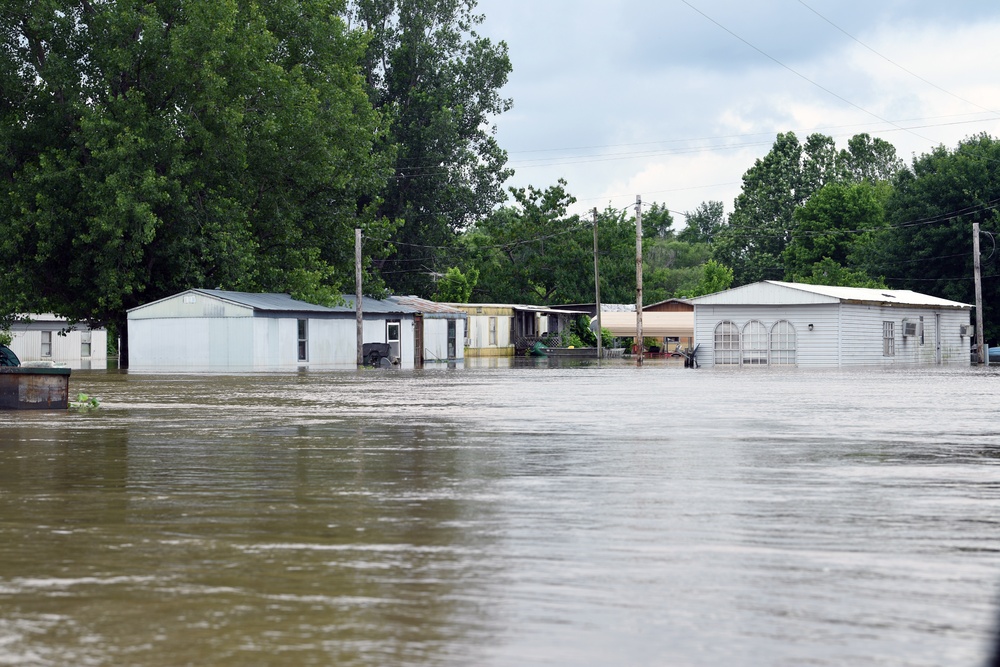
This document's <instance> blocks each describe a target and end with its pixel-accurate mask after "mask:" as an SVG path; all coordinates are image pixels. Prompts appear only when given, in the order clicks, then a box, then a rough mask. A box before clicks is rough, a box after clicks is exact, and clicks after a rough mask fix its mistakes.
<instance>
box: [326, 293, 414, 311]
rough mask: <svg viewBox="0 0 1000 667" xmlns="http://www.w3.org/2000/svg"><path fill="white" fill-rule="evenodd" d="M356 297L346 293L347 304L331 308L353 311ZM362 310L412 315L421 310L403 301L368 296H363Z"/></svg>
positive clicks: (345, 301)
mask: <svg viewBox="0 0 1000 667" xmlns="http://www.w3.org/2000/svg"><path fill="white" fill-rule="evenodd" d="M355 298H356V297H355V296H354V295H353V294H344V295H343V299H344V303H345V304H346V305H344V306H335V307H333V308H331V310H333V311H335V312H343V311H350V312H352V313H353V312H354V300H355ZM361 310H362V312H365V313H374V314H378V315H400V314H402V315H412V314H413V313H416V312H419V311H418V310H417V309H416V308H411V307H410V306H405V305H403V304H401V303H394V302H392V301H389V300H388V299H386V300H385V301H382V300H379V299H373V298H371V297H368V296H362V297H361Z"/></svg>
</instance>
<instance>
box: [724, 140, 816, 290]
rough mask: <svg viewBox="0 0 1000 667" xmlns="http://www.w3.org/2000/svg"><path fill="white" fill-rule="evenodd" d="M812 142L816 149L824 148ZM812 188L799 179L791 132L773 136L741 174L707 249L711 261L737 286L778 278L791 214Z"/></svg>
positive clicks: (798, 153) (798, 151)
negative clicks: (729, 206)
mask: <svg viewBox="0 0 1000 667" xmlns="http://www.w3.org/2000/svg"><path fill="white" fill-rule="evenodd" d="M814 143H815V144H816V145H817V147H819V148H822V147H823V146H824V145H825V144H822V143H819V142H814ZM813 171H818V170H814V169H810V172H813ZM814 187H815V184H814V183H809V182H807V181H806V180H805V178H804V176H803V150H802V145H801V144H800V143H799V140H798V137H796V136H795V134H794V133H792V132H788V133H785V134H779V135H778V137H777V139H775V142H774V145H773V146H772V148H771V150H770V152H768V154H767V155H765V156H764V157H763V158H761V159H758V160H757V161H756V162H755V163H754V166H753V167H751V168H750V169H749V170H748V171H747V172H746V173H745V174H744V175H743V190H742V192H741V193H740V194H739V196H737V198H736V202H735V206H734V210H733V212H732V214H731V215H730V216H729V225H728V226H727V227H726V228H725V229H723V230H722V231H721V232H720V233H719V234H718V236H717V237H716V241H715V244H714V247H713V254H714V258H715V259H716V261H718V262H719V263H721V264H723V265H725V266H728V267H730V268H731V269H732V270H733V274H734V281H735V283H736V284H737V285H742V284H745V283H751V282H754V281H757V280H762V279H765V278H780V277H781V276H782V275H783V274H784V271H783V270H782V269H781V262H780V257H781V253H782V251H784V249H785V245H786V244H787V243H788V239H789V236H790V231H791V229H792V211H794V210H795V207H796V206H799V205H800V204H802V203H803V202H804V201H805V200H806V199H807V198H808V196H809V195H810V194H812V190H813V189H814Z"/></svg>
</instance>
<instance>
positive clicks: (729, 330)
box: [715, 320, 740, 364]
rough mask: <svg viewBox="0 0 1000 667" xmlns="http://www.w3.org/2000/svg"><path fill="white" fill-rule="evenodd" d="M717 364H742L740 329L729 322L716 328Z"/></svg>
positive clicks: (720, 323) (722, 323)
mask: <svg viewBox="0 0 1000 667" xmlns="http://www.w3.org/2000/svg"><path fill="white" fill-rule="evenodd" d="M715 363H716V364H739V363H740V329H739V327H737V326H736V325H735V324H733V323H732V322H730V321H728V320H726V321H725V322H719V324H718V325H716V327H715Z"/></svg>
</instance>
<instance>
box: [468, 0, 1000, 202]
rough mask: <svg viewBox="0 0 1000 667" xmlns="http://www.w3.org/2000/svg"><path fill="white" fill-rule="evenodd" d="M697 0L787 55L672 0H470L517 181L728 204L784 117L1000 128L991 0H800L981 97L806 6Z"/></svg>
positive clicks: (857, 125)
mask: <svg viewBox="0 0 1000 667" xmlns="http://www.w3.org/2000/svg"><path fill="white" fill-rule="evenodd" d="M691 3H692V4H693V5H695V6H696V7H698V8H699V9H700V10H702V11H703V12H704V13H705V14H707V15H709V16H711V17H712V18H713V19H715V20H716V21H718V22H719V23H722V24H723V25H724V26H725V28H726V29H728V30H731V31H732V32H734V33H736V34H737V35H739V37H740V38H742V39H743V40H746V41H747V42H750V43H751V44H753V47H756V48H758V49H760V50H761V51H764V52H765V53H767V55H768V56H771V58H774V59H777V60H779V61H780V62H781V64H779V63H776V62H775V61H774V60H772V59H769V58H768V57H767V56H765V55H762V54H761V53H760V52H758V51H756V50H754V48H753V47H751V46H749V45H748V44H746V43H745V42H744V41H741V40H740V39H738V38H737V37H734V36H733V35H732V34H730V33H729V32H727V31H726V29H723V28H720V27H719V26H718V25H715V24H714V23H712V22H711V21H709V20H708V19H706V18H705V17H704V16H702V15H700V14H698V13H697V12H695V11H693V10H691V9H690V8H688V7H686V6H685V5H684V4H683V3H662V2H657V1H656V0H634V1H633V2H597V1H596V0H580V1H579V2H572V3H570V2H565V1H564V2H559V1H557V0H551V1H549V2H544V3H540V2H537V0H480V3H479V8H480V11H482V12H484V13H485V14H486V17H487V18H486V24H485V25H484V26H483V28H484V30H483V31H484V32H485V33H486V34H489V35H490V36H491V37H493V38H495V39H504V40H506V41H507V42H508V44H509V46H510V53H511V59H512V61H513V65H514V71H513V73H512V74H511V77H510V83H509V85H508V87H507V89H506V90H505V93H506V94H508V95H510V96H512V97H513V99H514V104H515V106H514V110H513V111H512V112H510V113H508V114H506V115H504V116H503V117H501V118H499V119H497V125H498V128H499V132H498V137H499V140H500V143H501V146H503V147H504V148H506V149H507V150H508V151H510V158H511V164H512V166H514V167H515V169H516V170H517V175H516V176H515V177H514V179H513V180H512V181H511V183H510V185H517V186H523V185H527V184H532V185H535V186H536V187H541V188H544V187H547V186H549V185H552V184H553V183H555V182H556V180H557V179H558V178H560V177H562V178H565V179H566V180H567V181H568V183H569V186H568V189H569V191H570V192H571V193H572V194H573V195H575V196H576V197H577V198H578V199H579V204H578V205H577V209H578V210H577V212H583V211H586V210H589V209H590V208H592V207H594V206H597V207H598V208H603V207H604V206H605V205H607V204H608V203H611V204H612V205H614V206H617V207H621V208H624V207H626V206H628V205H630V204H631V203H633V202H634V201H635V195H636V194H642V195H643V200H644V201H649V202H652V201H657V202H661V203H665V204H666V205H667V206H668V207H669V208H671V209H673V210H676V211H688V210H693V209H694V208H695V207H697V205H698V204H699V203H701V202H702V201H706V200H710V199H716V200H721V201H722V202H723V203H724V205H725V207H726V210H727V211H730V210H731V209H732V204H733V199H734V198H735V196H736V195H737V194H738V193H739V189H740V180H741V177H742V175H743V173H744V172H745V171H746V170H747V169H748V168H750V167H751V166H752V165H753V163H754V160H756V159H757V158H759V157H762V156H763V155H765V154H766V153H767V151H768V150H769V149H770V146H771V144H772V143H773V141H774V137H775V135H776V134H777V133H778V132H787V131H794V132H795V133H796V134H797V135H798V136H799V137H800V139H803V138H804V137H805V136H806V135H808V134H810V133H812V132H816V131H818V132H822V133H824V134H828V135H831V136H833V137H834V138H835V139H836V140H837V143H838V145H839V146H843V145H845V144H846V141H847V139H848V138H849V137H850V136H852V135H854V134H857V133H859V132H868V133H869V134H872V135H873V136H879V137H882V138H884V139H886V140H887V141H890V142H892V143H893V144H894V145H895V146H896V147H897V151H898V153H899V155H900V156H901V157H903V158H904V159H909V158H910V157H911V156H912V155H914V154H921V153H924V152H926V151H928V150H930V149H931V148H932V147H934V146H935V145H939V144H944V145H946V146H954V145H955V144H957V142H958V141H959V140H961V139H962V138H964V137H966V136H969V135H971V134H974V133H977V132H981V131H986V132H990V133H993V134H997V133H998V132H1000V121H998V120H997V118H998V117H1000V116H998V114H990V113H986V112H984V111H983V110H982V108H979V107H985V108H987V109H997V110H1000V87H998V86H996V85H995V84H994V82H996V81H998V80H1000V41H998V40H996V39H995V35H996V34H998V31H1000V5H996V4H994V3H989V2H968V3H947V6H946V7H945V5H943V4H942V3H938V2H930V1H929V0H928V1H916V0H914V1H906V2H903V1H901V0H893V1H887V2H886V3H884V4H880V5H879V6H878V7H873V6H872V5H871V3H862V2H860V1H859V0H844V1H842V2H838V3H836V4H830V5H829V6H824V5H823V3H822V2H821V0H807V4H808V5H809V6H811V7H814V8H815V9H816V10H817V11H819V12H821V13H822V14H823V16H825V17H827V18H828V19H829V20H830V21H834V22H836V24H837V25H838V26H840V27H841V28H842V29H843V30H845V31H847V32H849V33H850V34H851V35H854V36H855V37H856V38H857V39H859V40H862V41H864V42H865V43H866V44H868V46H870V47H871V48H872V49H874V50H876V51H878V52H879V53H881V54H883V55H885V56H886V57H888V58H891V59H892V60H893V61H894V62H895V63H898V64H899V65H901V66H903V67H905V68H906V69H908V70H910V71H912V72H915V73H917V74H919V75H920V76H921V77H923V78H925V79H927V80H929V81H932V82H934V83H935V84H937V85H938V86H940V87H941V88H944V89H945V90H947V91H949V92H951V93H953V94H954V95H957V96H958V97H961V98H964V99H965V100H969V101H972V102H975V103H976V105H979V106H978V107H977V106H975V105H972V104H969V103H968V102H964V101H962V100H961V99H956V97H954V96H953V95H948V94H946V93H944V92H942V91H940V90H938V89H936V88H934V87H932V86H929V85H927V84H926V83H923V82H921V81H920V80H919V79H917V78H914V77H913V76H912V75H910V74H907V73H906V72H904V71H902V70H901V69H899V67H896V66H894V65H892V64H890V63H887V62H886V61H885V60H884V59H882V58H880V57H879V56H877V55H875V54H873V53H872V52H871V51H869V50H868V49H866V48H865V47H863V46H861V45H859V44H858V43H857V42H855V41H853V40H851V39H850V38H849V37H847V36H846V35H844V34H843V33H842V32H840V31H838V30H837V29H836V28H835V27H833V26H831V25H830V24H829V23H827V22H826V21H824V20H823V19H821V18H820V17H819V16H817V15H816V14H815V13H813V12H811V11H809V10H808V9H807V8H806V7H805V5H802V4H801V3H789V2H781V3H776V2H762V3H745V2H737V1H736V0H725V1H723V0H691ZM783 65H784V66H783ZM789 68H790V69H793V70H795V72H792V71H789ZM806 79H808V80H806ZM824 89H825V90H824ZM886 121H891V122H886ZM902 127H912V128H913V129H912V130H910V131H906V130H903V129H900V128H902ZM679 222H680V220H679Z"/></svg>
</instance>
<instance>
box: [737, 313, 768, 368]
mask: <svg viewBox="0 0 1000 667" xmlns="http://www.w3.org/2000/svg"><path fill="white" fill-rule="evenodd" d="M767 339H768V336H767V327H765V326H764V323H763V322H760V321H758V320H750V321H749V322H747V323H746V324H745V325H744V326H743V363H744V364H746V365H748V366H766V365H767Z"/></svg>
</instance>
